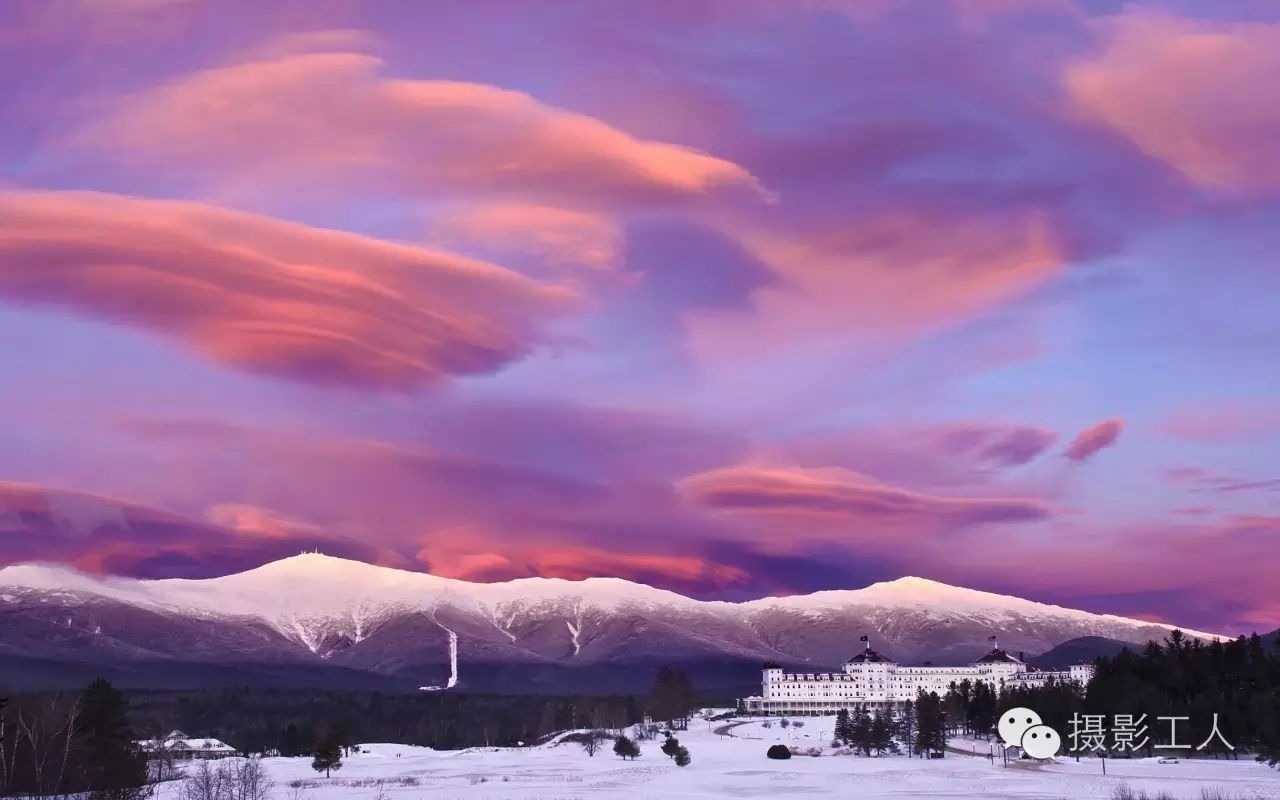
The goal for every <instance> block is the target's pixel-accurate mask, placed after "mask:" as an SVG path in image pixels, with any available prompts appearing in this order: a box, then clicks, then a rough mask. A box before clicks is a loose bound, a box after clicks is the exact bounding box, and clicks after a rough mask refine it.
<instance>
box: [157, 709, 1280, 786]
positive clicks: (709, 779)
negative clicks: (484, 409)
mask: <svg viewBox="0 0 1280 800" xmlns="http://www.w3.org/2000/svg"><path fill="white" fill-rule="evenodd" d="M832 725H833V718H830V717H826V718H809V719H805V720H804V726H803V727H801V728H796V727H788V728H782V727H780V726H779V724H778V720H773V721H772V722H771V727H769V728H765V727H764V726H763V724H762V722H761V721H759V720H754V721H749V722H745V723H743V722H738V723H736V724H735V723H733V722H729V723H724V722H716V723H707V722H704V721H697V722H694V723H692V724H691V726H690V730H688V731H686V732H682V733H680V734H679V738H680V741H681V743H682V744H684V745H686V746H687V747H688V748H689V751H690V753H691V754H692V756H693V763H692V764H691V765H690V766H688V767H684V768H680V767H677V766H675V765H674V764H673V763H672V762H671V760H670V759H669V758H667V757H666V756H664V755H662V753H661V752H659V750H658V746H659V745H658V742H655V741H650V742H643V743H641V750H642V755H641V756H640V757H639V758H638V759H636V760H635V761H626V762H624V761H622V760H621V759H619V758H618V757H616V756H615V755H613V753H612V751H611V750H610V746H608V745H606V746H604V747H602V748H601V750H600V751H599V752H597V753H596V755H595V756H594V757H589V756H587V754H586V753H585V752H584V751H583V750H582V748H581V747H580V746H578V745H576V744H571V743H565V744H559V745H557V744H547V745H542V746H539V747H529V748H520V749H499V748H475V749H470V750H459V751H439V752H437V751H433V750H429V749H426V748H420V747H407V746H404V745H391V744H371V745H365V746H364V748H363V749H365V750H367V751H369V752H368V753H361V754H359V755H355V756H351V757H349V758H348V759H346V761H345V765H344V766H343V768H342V770H341V771H340V772H337V773H335V775H334V777H333V779H331V780H325V779H324V778H323V777H321V778H319V779H317V777H316V773H315V772H313V771H312V770H311V766H310V760H309V759H303V758H276V759H268V760H267V762H266V763H267V764H268V767H269V769H270V771H271V774H272V776H273V777H274V778H275V780H276V782H277V790H276V794H275V797H277V798H280V800H294V798H310V800H337V798H355V799H356V800H359V799H360V798H369V799H370V800H372V798H374V796H375V792H376V788H375V787H374V786H373V785H372V782H374V781H377V780H380V779H381V780H387V781H395V780H402V779H411V780H416V781H417V786H393V785H388V786H387V787H386V791H387V793H388V794H387V796H388V797H390V798H395V800H412V799H413V798H426V797H431V798H454V797H456V798H466V799H467V800H479V798H539V799H544V798H558V799H559V798H563V799H566V800H567V799H568V798H592V797H626V798H654V799H655V800H657V799H659V798H735V800H741V799H744V798H747V799H749V798H779V797H796V798H820V797H842V798H848V797H859V798H956V799H957V800H958V799H960V798H964V799H966V800H968V799H969V798H972V799H973V800H1002V799H1003V798H1010V799H1012V798H1020V799H1021V798H1026V799H1032V798H1034V799H1035V800H1056V799H1057V798H1089V800H1106V798H1110V797H1111V793H1112V790H1113V789H1114V787H1116V786H1118V785H1120V784H1128V785H1129V786H1131V787H1132V788H1133V789H1135V790H1144V791H1148V792H1152V791H1159V792H1167V793H1168V794H1170V795H1171V796H1173V797H1177V798H1196V799H1197V800H1198V798H1199V797H1200V790H1201V788H1202V787H1204V788H1214V789H1219V790H1221V791H1223V792H1224V793H1225V794H1226V796H1228V797H1231V798H1240V800H1245V799H1246V798H1247V799H1248V800H1253V798H1267V800H1280V772H1277V771H1276V770H1272V769H1268V768H1266V767H1265V766H1263V765H1260V764H1256V763H1253V762H1251V761H1248V760H1244V759H1241V760H1239V761H1212V760H1209V761H1198V760H1197V761H1183V762H1182V763H1180V764H1169V765H1162V764H1157V763H1156V762H1155V761H1154V760H1147V759H1138V760H1119V761H1117V760H1108V761H1107V775H1106V776H1105V777H1104V776H1103V775H1102V774H1101V765H1100V764H1099V762H1098V761H1097V760H1096V759H1083V760H1081V761H1080V762H1079V763H1077V762H1076V761H1075V760H1074V759H1060V760H1059V761H1057V762H1055V763H1047V764H1029V763H1022V764H1013V765H1010V766H1008V767H1005V766H1002V765H1001V764H1000V763H999V761H998V760H997V761H996V763H995V764H992V763H991V762H989V761H988V759H987V758H985V757H975V756H972V755H962V754H959V753H956V752H949V753H948V754H947V757H946V758H944V759H939V760H922V759H908V758H905V757H902V756H891V757H884V758H862V757H854V756H838V755H830V750H831V748H830V746H829V745H830V742H831V733H832V730H831V729H832ZM726 727H727V728H728V729H727V730H726ZM717 729H719V731H720V733H717V732H716V730H717ZM774 742H784V743H786V744H788V745H791V746H792V747H793V749H804V748H808V747H813V746H822V747H823V749H824V751H826V752H827V753H828V754H827V755H824V756H822V757H818V758H813V757H804V756H795V757H793V758H792V759H790V760H789V761H770V760H768V759H766V758H765V750H766V749H767V748H768V746H769V745H770V744H773V743H774ZM954 744H955V746H956V747H958V748H961V749H965V750H968V749H970V748H971V747H975V748H977V749H979V750H981V751H982V752H984V753H985V745H984V744H971V743H969V742H955V743H954ZM294 780H302V781H304V782H305V784H306V785H305V786H304V787H302V788H301V789H300V790H299V789H294V788H290V787H289V786H288V783H289V782H290V781H294ZM174 798H176V792H175V790H174V787H172V786H168V787H165V789H163V790H162V791H161V792H160V793H159V794H158V795H157V800H174Z"/></svg>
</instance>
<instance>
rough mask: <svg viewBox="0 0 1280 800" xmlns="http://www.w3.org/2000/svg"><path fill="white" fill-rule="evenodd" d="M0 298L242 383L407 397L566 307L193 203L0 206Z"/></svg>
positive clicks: (533, 291)
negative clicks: (227, 372) (76, 317)
mask: <svg viewBox="0 0 1280 800" xmlns="http://www.w3.org/2000/svg"><path fill="white" fill-rule="evenodd" d="M0 296H4V297H8V298H10V299H12V300H17V301H20V302H26V303H31V304H34V305H44V306H52V307H56V308H64V309H69V310H72V311H76V312H80V313H83V314H86V315H88V316H91V317H96V318H99V319H106V320H111V321H118V322H123V323H126V324H130V325H133V326H135V327H138V328H140V329H143V330H146V331H149V332H153V333H156V334H160V335H162V336H164V337H166V338H169V339H172V340H175V341H178V342H180V343H182V344H184V345H186V346H187V347H190V348H191V349H193V350H195V351H197V352H199V353H201V354H202V355H204V356H206V357H208V358H210V359H212V360H214V361H217V362H219V363H222V364H226V365H228V366H231V367H234V368H237V369H241V370H246V371H250V372H259V373H265V374H269V375H273V376H279V377H285V378H290V379H295V380H302V381H309V382H314V383H327V384H342V385H350V386H360V387H371V388H384V389H385V388H394V389H408V388H411V387H415V386H419V385H423V384H432V383H438V382H440V381H442V380H444V379H446V378H448V377H450V376H456V375H468V374H476V373H488V372H494V371H496V370H498V369H500V368H501V367H503V366H504V365H506V364H508V363H510V362H511V361H514V360H516V359H518V358H520V357H521V356H523V355H525V354H526V353H528V352H529V351H530V349H531V348H532V347H533V346H534V345H536V344H537V343H538V341H539V340H542V339H545V338H546V334H545V331H544V326H545V325H546V324H547V323H548V322H549V321H550V320H552V319H554V318H555V317H557V316H559V315H562V314H564V313H566V312H567V311H569V310H570V309H572V308H573V307H574V306H575V304H576V303H577V300H578V298H577V296H576V294H575V293H574V292H573V291H572V290H570V289H568V288H565V287H559V286H554V285H548V284H543V283H539V282H536V281H534V280H531V279H529V278H525V277H523V276H521V275H519V274H517V273H515V272H512V271H510V270H506V269H503V268H501V267H498V266H494V265H492V264H487V263H484V262H480V261H475V260H470V259H466V258H462V257H459V256H455V255H451V254H448V253H441V252H436V251H432V250H427V249H423V248H420V247H412V246H408V245H400V244H394V243H391V242H386V241H381V240H377V239H371V238H368V237H364V236H357V235H354V234H349V233H343V232H339V231H333V230H324V229H320V228H313V227H308V226H305V225H299V224H294V223H289V222H282V221H278V220H273V219H270V218H266V217H260V216H255V215H252V214H246V213H241V212H237V211H231V210H227V209H222V208H216V207H212V206H207V205H202V204H199V203H190V202H177V201H162V200H144V199H139V198H135V197H126V196H121V195H108V194H97V193H88V192H0Z"/></svg>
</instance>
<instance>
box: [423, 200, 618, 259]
mask: <svg viewBox="0 0 1280 800" xmlns="http://www.w3.org/2000/svg"><path fill="white" fill-rule="evenodd" d="M439 235H440V236H442V237H443V238H444V240H445V241H447V242H456V243H458V244H459V245H469V246H474V245H479V246H481V247H484V248H487V249H494V250H497V251H510V252H516V253H528V254H532V255H534V256H538V257H540V258H542V259H544V260H545V261H547V262H548V263H550V264H552V265H555V266H585V267H591V268H593V269H602V270H607V269H613V268H614V267H616V266H618V261H619V259H620V258H621V251H622V246H623V232H622V225H621V224H619V222H618V221H617V220H616V219H614V218H613V217H610V216H606V215H602V214H594V213H591V212H587V211H574V210H571V209H566V208H556V207H554V206H541V205H534V204H528V203H503V204H491V205H482V206H477V207H474V208H470V209H467V210H465V211H463V212H460V213H458V214H456V215H454V216H452V217H449V218H448V219H446V220H445V221H444V222H443V223H442V224H441V226H440V232H439Z"/></svg>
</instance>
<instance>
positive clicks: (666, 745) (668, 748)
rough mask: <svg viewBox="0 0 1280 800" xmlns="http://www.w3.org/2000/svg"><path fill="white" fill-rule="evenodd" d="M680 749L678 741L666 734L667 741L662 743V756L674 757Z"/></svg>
mask: <svg viewBox="0 0 1280 800" xmlns="http://www.w3.org/2000/svg"><path fill="white" fill-rule="evenodd" d="M679 749H680V740H679V739H677V738H676V737H674V736H672V735H671V734H670V733H668V734H667V740H666V741H665V742H663V743H662V754H663V755H665V756H669V757H671V758H675V757H676V752H677V751H678V750H679Z"/></svg>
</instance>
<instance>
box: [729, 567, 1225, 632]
mask: <svg viewBox="0 0 1280 800" xmlns="http://www.w3.org/2000/svg"><path fill="white" fill-rule="evenodd" d="M743 605H744V606H746V607H752V606H755V607H769V606H780V607H786V608H792V609H805V610H811V611H823V610H828V609H833V608H842V607H845V606H868V607H876V608H884V607H892V608H919V609H925V610H928V609H932V608H947V609H949V610H952V611H972V612H980V613H983V614H991V613H993V612H997V613H1000V612H1003V613H1006V614H1011V615H1012V614H1017V615H1022V616H1026V617H1032V618H1034V617H1037V616H1040V617H1055V618H1064V617H1065V618H1075V619H1080V620H1090V621H1106V622H1118V623H1122V624H1123V623H1130V624H1139V625H1144V626H1156V627H1160V628H1166V629H1168V630H1173V629H1174V628H1179V629H1180V630H1182V632H1183V633H1186V634H1188V635H1191V636H1196V637H1198V638H1202V639H1213V638H1216V637H1217V636H1218V634H1212V633H1205V632H1203V631H1194V630H1191V629H1189V628H1182V627H1180V626H1176V625H1166V624H1164V623H1160V622H1148V621H1143V620H1134V619H1129V618H1128V617H1121V616H1116V615H1114V614H1094V613H1091V612H1088V611H1079V610H1077V609H1073V608H1065V607H1063V606H1055V605H1050V604H1048V603H1037V602H1035V601H1032V600H1024V599H1022V598H1020V597H1011V596H1009V595H1003V594H995V593H993V592H982V591H978V590H977V589H966V588H964V587H961V586H951V585H950V584H946V583H940V582H938V581H934V580H929V579H928V578H917V577H915V576H910V575H908V576H906V577H903V578H898V579H896V580H891V581H881V582H879V583H873V584H871V585H870V586H867V587H865V588H862V589H835V590H829V591H823V592H813V593H812V594H807V595H797V596H792V597H766V598H763V599H760V600H752V601H748V602H746V603H743Z"/></svg>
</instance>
